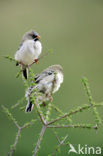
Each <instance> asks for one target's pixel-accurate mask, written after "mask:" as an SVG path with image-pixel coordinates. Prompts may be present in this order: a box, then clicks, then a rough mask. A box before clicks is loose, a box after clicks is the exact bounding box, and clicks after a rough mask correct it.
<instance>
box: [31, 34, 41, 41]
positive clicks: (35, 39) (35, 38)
mask: <svg viewBox="0 0 103 156" xmlns="http://www.w3.org/2000/svg"><path fill="white" fill-rule="evenodd" d="M37 37H38V33H37V32H34V33H33V34H32V38H33V39H34V41H37V40H39V39H38V38H37Z"/></svg>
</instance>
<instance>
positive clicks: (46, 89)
mask: <svg viewBox="0 0 103 156" xmlns="http://www.w3.org/2000/svg"><path fill="white" fill-rule="evenodd" d="M34 82H35V85H34V86H30V87H29V88H28V90H27V91H26V94H25V97H26V99H27V101H28V104H27V106H26V110H25V111H26V112H31V111H32V108H33V105H34V104H33V102H32V100H31V96H35V97H36V102H38V103H39V104H40V105H41V104H42V105H43V104H45V102H46V101H52V94H53V93H55V92H56V91H58V89H59V88H60V85H61V83H62V82H63V71H62V67H61V66H60V65H52V66H50V67H48V68H47V69H45V70H44V71H43V72H41V73H40V74H38V75H36V76H35V78H34ZM38 93H41V94H38Z"/></svg>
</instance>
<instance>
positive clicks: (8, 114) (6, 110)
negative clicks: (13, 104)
mask: <svg viewBox="0 0 103 156" xmlns="http://www.w3.org/2000/svg"><path fill="white" fill-rule="evenodd" d="M1 107H2V109H3V111H4V113H6V114H7V116H8V117H9V118H10V120H12V121H13V123H14V124H15V126H16V127H17V128H18V129H19V128H20V126H19V125H18V123H17V121H16V119H15V118H14V117H13V116H12V114H11V113H10V112H9V110H8V109H7V108H6V107H5V106H3V105H2V106H1Z"/></svg>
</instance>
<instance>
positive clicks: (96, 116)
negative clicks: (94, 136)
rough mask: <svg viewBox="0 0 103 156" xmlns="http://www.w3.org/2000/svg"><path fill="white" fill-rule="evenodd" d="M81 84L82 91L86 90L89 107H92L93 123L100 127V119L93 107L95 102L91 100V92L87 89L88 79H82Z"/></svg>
mask: <svg viewBox="0 0 103 156" xmlns="http://www.w3.org/2000/svg"><path fill="white" fill-rule="evenodd" d="M82 83H83V85H84V89H85V90H86V93H87V96H88V99H89V103H90V106H94V107H93V112H94V115H95V122H96V124H97V125H100V124H101V118H100V116H99V113H98V111H97V109H96V107H95V101H94V100H93V97H92V93H91V90H90V87H89V83H88V79H87V78H85V77H84V78H83V79H82Z"/></svg>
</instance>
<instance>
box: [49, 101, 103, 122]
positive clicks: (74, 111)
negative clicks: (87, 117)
mask: <svg viewBox="0 0 103 156" xmlns="http://www.w3.org/2000/svg"><path fill="white" fill-rule="evenodd" d="M98 106H103V102H101V103H100V104H94V105H92V106H91V105H89V104H88V105H84V106H82V107H78V108H77V109H75V110H71V111H70V112H69V113H66V114H64V115H62V116H60V117H58V118H56V119H54V120H52V121H50V122H48V125H50V124H52V123H55V122H57V121H59V120H61V119H63V118H66V117H69V116H71V115H74V114H76V113H78V112H81V111H83V110H86V109H88V108H91V107H98Z"/></svg>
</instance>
